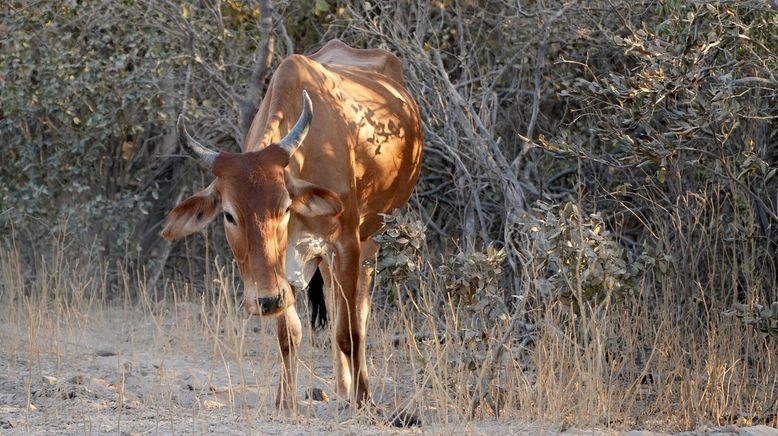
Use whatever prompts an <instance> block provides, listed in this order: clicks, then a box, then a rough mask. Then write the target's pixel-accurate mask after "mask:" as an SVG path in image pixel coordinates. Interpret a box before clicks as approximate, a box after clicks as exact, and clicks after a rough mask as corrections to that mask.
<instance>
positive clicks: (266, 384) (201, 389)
mask: <svg viewBox="0 0 778 436" xmlns="http://www.w3.org/2000/svg"><path fill="white" fill-rule="evenodd" d="M197 310H198V309H197V307H194V308H192V310H191V311H188V312H187V314H186V315H185V316H180V314H179V315H175V314H170V313H169V312H167V311H165V312H163V313H161V314H160V315H157V316H150V315H139V314H138V311H137V310H135V309H111V310H103V311H101V312H100V313H99V314H96V315H89V316H87V315H83V314H80V313H71V314H68V313H67V310H63V311H56V312H54V313H48V312H45V313H44V312H41V313H42V314H43V315H42V317H40V318H39V319H37V320H36V321H35V322H28V321H21V319H22V318H23V317H19V318H18V319H17V320H10V321H9V320H2V323H0V350H2V353H0V434H3V435H5V434H9V435H14V434H121V435H142V434H274V435H280V434H284V435H286V434H292V435H293V434H306V435H307V434H359V435H362V434H485V435H502V434H560V433H565V434H574V435H616V434H622V433H621V432H616V431H610V430H576V429H573V430H570V429H568V430H566V431H564V432H563V431H561V430H560V429H559V428H558V427H553V426H542V425H536V424H528V423H521V422H515V421H511V420H506V419H503V420H487V421H477V422H467V421H465V422H456V418H453V419H451V420H450V421H449V422H445V421H443V422H442V423H441V421H437V422H436V423H422V425H421V427H410V428H397V427H393V426H392V425H391V423H390V422H389V421H388V420H387V419H386V416H390V415H391V414H392V413H393V411H394V410H396V409H397V408H398V405H402V404H407V402H408V400H409V399H410V398H411V396H413V395H414V393H413V392H411V391H410V390H408V389H407V385H408V384H409V383H403V381H402V380H403V378H405V377H406V376H407V374H402V373H391V371H387V370H386V368H389V366H387V365H380V363H381V362H380V360H381V359H387V360H388V359H390V358H391V356H386V355H382V354H381V353H380V352H379V351H378V350H376V349H375V347H374V349H373V350H372V351H371V350H369V351H368V354H369V355H370V356H371V359H372V360H371V364H370V367H371V376H372V377H371V380H370V382H371V388H372V390H373V398H374V401H375V402H376V404H377V408H376V409H372V410H369V411H354V410H353V409H352V408H351V407H350V405H349V404H348V403H347V402H345V401H342V400H338V399H335V395H334V392H333V375H332V366H331V354H330V351H329V345H328V344H327V340H326V334H324V335H322V334H319V337H318V344H319V345H314V344H313V341H311V340H304V344H303V347H302V350H301V352H300V370H299V371H300V372H299V376H298V381H299V383H298V384H299V386H298V399H300V403H299V407H300V410H299V413H298V414H296V415H290V414H288V413H278V412H276V411H275V410H274V407H273V402H274V400H275V392H276V389H277V384H278V374H279V364H278V353H277V351H276V349H274V343H275V342H274V341H275V339H274V337H273V335H272V334H270V333H269V332H268V330H269V329H268V328H263V327H260V326H253V327H252V326H251V325H249V324H247V325H245V326H244V327H243V329H242V330H243V332H244V334H245V336H244V337H243V340H241V341H236V340H235V338H236V337H238V336H239V335H238V336H236V335H234V334H233V335H227V334H224V329H223V328H222V330H221V331H220V332H219V334H215V333H214V334H212V335H208V334H207V331H208V328H202V326H201V325H198V321H197V318H198V315H197ZM58 317H60V318H62V319H56V318H58ZM214 325H220V324H218V323H216V324H214ZM224 325H227V324H224ZM228 328H229V327H228ZM239 330H240V329H239ZM306 334H308V335H310V332H306ZM230 337H232V342H230V341H231V339H230ZM374 340H378V338H374ZM236 347H239V348H242V349H241V350H238V351H237V352H236V351H235V348H236ZM236 356H242V357H240V358H237V357H236ZM384 363H385V362H384ZM381 368H384V370H383V371H382V370H381ZM398 380H399V381H398ZM311 388H319V389H321V390H322V391H323V392H325V393H326V394H327V396H328V397H329V398H330V400H329V401H314V400H312V399H305V397H306V391H308V390H310V389H311ZM417 395H418V393H417ZM644 434H650V433H644ZM687 434H718V435H722V436H723V435H725V434H737V429H724V428H706V429H701V430H700V431H698V432H693V433H687ZM776 434H778V433H776Z"/></svg>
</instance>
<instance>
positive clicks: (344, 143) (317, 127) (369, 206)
mask: <svg viewBox="0 0 778 436" xmlns="http://www.w3.org/2000/svg"><path fill="white" fill-rule="evenodd" d="M302 89H305V90H307V91H308V93H309V94H310V95H311V98H312V100H313V107H314V117H313V121H312V124H311V128H310V131H309V133H308V136H307V137H306V140H305V141H304V142H303V144H302V145H301V146H300V149H299V150H298V152H297V153H295V155H294V156H293V159H292V164H291V165H290V170H291V171H292V172H293V174H295V175H296V176H297V177H300V178H302V179H304V180H307V181H309V182H311V183H315V184H318V185H321V186H323V187H326V188H328V189H331V190H333V191H334V192H337V193H338V194H339V195H340V196H341V197H342V199H343V200H345V201H344V203H346V207H347V209H348V207H349V204H348V203H351V205H353V206H355V207H356V208H357V210H358V215H359V217H358V219H359V234H360V237H361V239H366V238H368V237H370V235H372V234H373V233H375V232H376V231H377V230H378V229H379V228H380V227H381V225H382V218H381V216H380V215H379V214H380V213H389V212H391V211H392V210H393V209H395V208H398V207H401V206H403V205H404V204H405V203H406V202H407V201H408V198H409V197H410V195H411V193H412V192H413V189H414V187H415V185H416V180H417V178H418V175H419V169H420V166H421V164H420V162H421V148H422V133H421V120H420V116H419V110H418V107H417V106H416V102H415V101H414V99H413V98H412V97H411V95H410V94H409V93H408V90H407V88H406V85H405V81H404V79H403V68H402V63H401V62H400V60H399V59H397V57H395V56H394V55H393V54H391V53H389V52H388V51H385V50H381V49H366V50H363V49H353V48H351V47H349V46H347V45H346V44H344V43H342V42H340V41H338V40H333V41H330V42H329V43H327V44H326V45H325V46H324V47H323V48H322V49H320V50H319V51H318V52H316V53H314V54H313V55H310V56H305V57H303V56H299V55H295V56H292V57H290V58H288V59H287V60H285V61H284V62H283V63H282V64H281V65H280V66H279V68H278V69H277V70H276V72H275V74H274V76H273V79H272V81H271V85H270V87H269V91H268V95H266V97H265V100H264V101H263V102H262V105H261V107H260V111H259V112H258V113H257V117H256V118H255V120H254V122H255V123H258V124H259V125H257V126H254V125H253V126H252V129H251V130H252V131H255V132H254V133H252V132H251V131H250V133H249V137H251V136H252V135H254V136H255V137H256V138H263V139H261V140H259V141H258V142H259V143H261V145H260V147H261V146H265V145H267V144H268V143H269V142H271V141H277V140H278V139H279V138H280V137H283V135H285V134H286V132H287V131H288V129H289V128H290V127H291V125H292V123H293V122H294V121H295V119H296V116H297V114H299V111H300V105H299V95H300V93H301V92H302ZM274 114H275V116H276V118H275V119H276V120H277V122H274ZM282 114H283V115H282ZM286 114H294V115H293V116H286ZM260 126H264V127H260ZM251 141H253V142H255V143H256V142H257V140H256V139H251ZM251 146H252V144H250V143H249V144H247V147H251Z"/></svg>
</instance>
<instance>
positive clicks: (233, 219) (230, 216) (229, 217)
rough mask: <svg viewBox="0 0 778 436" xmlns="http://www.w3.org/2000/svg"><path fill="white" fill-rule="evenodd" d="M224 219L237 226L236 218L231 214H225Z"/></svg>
mask: <svg viewBox="0 0 778 436" xmlns="http://www.w3.org/2000/svg"><path fill="white" fill-rule="evenodd" d="M224 219H226V220H227V222H228V223H230V224H235V217H233V216H232V214H231V213H229V212H224Z"/></svg>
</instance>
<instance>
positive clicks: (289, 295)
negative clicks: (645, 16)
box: [162, 91, 343, 315]
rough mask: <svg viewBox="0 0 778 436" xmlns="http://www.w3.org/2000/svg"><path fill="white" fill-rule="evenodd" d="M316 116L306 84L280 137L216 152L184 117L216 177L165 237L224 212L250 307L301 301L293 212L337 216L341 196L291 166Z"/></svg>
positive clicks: (192, 147)
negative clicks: (290, 239)
mask: <svg viewBox="0 0 778 436" xmlns="http://www.w3.org/2000/svg"><path fill="white" fill-rule="evenodd" d="M312 117H313V110H312V105H311V100H310V98H309V97H308V94H307V93H306V92H305V91H303V110H302V114H301V115H300V119H299V120H298V121H297V123H296V124H295V125H294V127H293V128H292V129H291V130H290V131H289V134H287V135H286V137H284V138H283V139H282V140H281V141H279V142H278V143H276V144H271V145H269V146H268V147H265V148H264V149H262V150H260V151H255V152H247V153H240V154H233V153H227V152H216V151H213V150H210V149H208V148H207V147H205V146H203V145H202V144H200V143H198V142H197V141H195V140H194V139H192V138H191V137H190V136H189V134H188V133H187V132H186V129H185V128H184V126H183V122H182V118H181V117H179V125H178V126H179V138H180V141H181V143H182V145H183V146H184V147H185V148H187V149H188V150H189V151H190V152H191V153H192V154H193V155H195V156H196V157H198V158H199V159H200V160H201V161H203V162H204V163H205V164H206V165H207V166H208V167H209V168H210V169H211V172H212V173H213V175H214V176H215V177H216V178H215V180H214V181H213V182H212V183H211V184H210V185H209V186H208V187H207V188H205V189H204V190H202V191H200V192H198V193H197V194H195V195H193V196H191V197H189V198H187V199H186V200H184V201H182V202H181V203H179V204H178V205H176V207H175V208H174V209H173V210H172V211H170V213H169V214H168V217H167V222H166V223H165V228H164V229H163V230H162V237H164V238H165V239H173V238H178V237H181V236H186V235H188V234H190V233H193V232H196V231H199V230H202V229H203V228H205V226H207V225H208V224H209V223H210V222H211V221H213V219H214V218H215V217H216V215H218V214H219V213H222V214H223V215H224V230H225V233H226V234H227V240H228V241H229V244H230V248H232V253H233V255H234V256H235V260H236V261H237V262H238V266H239V268H240V274H241V277H242V279H243V284H244V288H245V289H244V300H243V306H244V308H245V309H246V310H247V311H248V312H249V313H250V314H253V315H273V314H277V313H280V312H281V311H283V310H284V309H285V308H287V307H289V306H290V305H291V304H294V291H293V290H292V288H291V286H290V285H289V282H288V281H287V278H286V265H285V254H286V247H287V230H288V225H289V219H290V216H291V215H292V214H300V215H302V216H306V217H322V216H336V215H338V214H340V213H341V211H342V210H343V204H342V203H341V201H340V199H339V198H338V196H337V195H336V194H335V193H334V192H332V191H330V190H327V189H324V188H322V187H320V186H317V185H313V184H310V183H308V182H305V181H303V180H300V179H297V178H295V177H293V176H291V175H290V174H289V172H288V171H286V167H287V165H288V164H289V160H290V158H291V156H292V154H294V152H295V151H296V150H297V148H298V147H299V146H300V144H301V143H302V141H303V139H304V138H305V136H306V134H307V133H308V127H309V126H310V123H311V119H312Z"/></svg>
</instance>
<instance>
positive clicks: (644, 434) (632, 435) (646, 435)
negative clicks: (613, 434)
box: [624, 430, 665, 436]
mask: <svg viewBox="0 0 778 436" xmlns="http://www.w3.org/2000/svg"><path fill="white" fill-rule="evenodd" d="M664 434H665V433H657V432H655V431H648V430H632V431H629V432H627V434H625V435H624V436H661V435H664Z"/></svg>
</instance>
